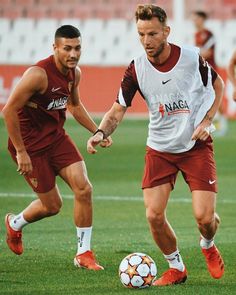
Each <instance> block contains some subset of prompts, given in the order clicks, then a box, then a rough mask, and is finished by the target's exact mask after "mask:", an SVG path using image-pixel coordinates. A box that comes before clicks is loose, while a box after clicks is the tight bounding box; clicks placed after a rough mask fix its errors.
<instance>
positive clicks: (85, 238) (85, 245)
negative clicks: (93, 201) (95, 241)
mask: <svg viewBox="0 0 236 295" xmlns="http://www.w3.org/2000/svg"><path fill="white" fill-rule="evenodd" d="M76 229H77V237H78V248H77V254H76V255H78V254H83V253H84V252H86V251H89V250H91V248H90V242H91V235H92V226H90V227H76Z"/></svg>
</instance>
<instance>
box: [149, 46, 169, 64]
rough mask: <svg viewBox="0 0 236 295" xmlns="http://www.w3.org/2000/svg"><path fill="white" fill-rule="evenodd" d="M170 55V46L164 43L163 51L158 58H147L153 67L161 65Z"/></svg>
mask: <svg viewBox="0 0 236 295" xmlns="http://www.w3.org/2000/svg"><path fill="white" fill-rule="evenodd" d="M170 54H171V45H170V44H169V43H166V44H165V46H164V49H163V51H162V52H161V53H160V54H159V55H158V56H155V57H148V59H149V61H150V62H151V63H153V64H155V65H162V64H164V63H165V62H166V61H167V59H168V58H169V57H170Z"/></svg>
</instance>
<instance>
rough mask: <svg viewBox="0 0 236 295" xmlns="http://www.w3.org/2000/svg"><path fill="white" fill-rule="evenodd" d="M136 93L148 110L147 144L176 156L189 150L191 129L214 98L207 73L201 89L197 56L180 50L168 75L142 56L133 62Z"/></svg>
mask: <svg viewBox="0 0 236 295" xmlns="http://www.w3.org/2000/svg"><path fill="white" fill-rule="evenodd" d="M134 63H135V71H136V75H137V80H138V84H139V87H140V90H141V92H142V94H143V96H144V97H145V100H146V103H147V105H148V109H149V118H150V123H149V133H148V139H147V145H148V146H149V147H151V148H153V149H155V150H157V151H161V152H170V153H180V152H185V151H188V150H190V149H191V148H192V147H193V146H194V144H195V141H193V140H191V137H192V134H193V132H194V129H195V128H196V127H197V126H198V124H199V123H200V122H201V121H202V119H203V118H204V116H205V115H206V113H207V111H208V110H209V108H210V107H211V106H212V104H213V102H214V99H215V92H214V89H213V86H212V78H211V70H210V67H209V65H208V64H207V63H206V66H207V67H208V81H207V85H206V86H204V85H203V82H202V78H201V74H200V72H199V55H198V53H197V52H196V50H194V49H189V48H181V54H180V57H179V60H178V62H177V64H176V65H175V66H174V67H173V68H172V69H171V70H170V71H168V72H160V71H158V70H157V69H156V68H155V67H154V66H153V65H152V64H151V63H150V61H149V60H148V59H147V56H146V54H143V55H141V56H140V57H138V58H136V59H135V60H134Z"/></svg>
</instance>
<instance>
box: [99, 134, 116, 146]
mask: <svg viewBox="0 0 236 295" xmlns="http://www.w3.org/2000/svg"><path fill="white" fill-rule="evenodd" d="M112 144H113V141H112V138H111V137H110V136H108V137H107V138H106V139H103V140H102V141H101V142H100V144H99V145H100V146H101V147H103V148H108V147H110V146H111V145H112Z"/></svg>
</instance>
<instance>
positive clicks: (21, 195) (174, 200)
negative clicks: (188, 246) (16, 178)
mask: <svg viewBox="0 0 236 295" xmlns="http://www.w3.org/2000/svg"><path fill="white" fill-rule="evenodd" d="M61 195H62V197H63V199H73V198H74V196H73V195H70V194H61ZM9 197H15V198H36V195H35V194H33V193H13V192H10V193H1V192H0V198H9ZM93 198H94V200H95V201H96V200H102V201H134V202H143V198H142V196H140V197H132V196H130V197H129V196H123V197H122V196H96V195H95V196H94V197H93ZM170 202H171V203H191V202H192V200H191V197H189V198H170ZM217 202H218V203H224V204H236V199H231V200H224V199H218V200H217Z"/></svg>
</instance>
